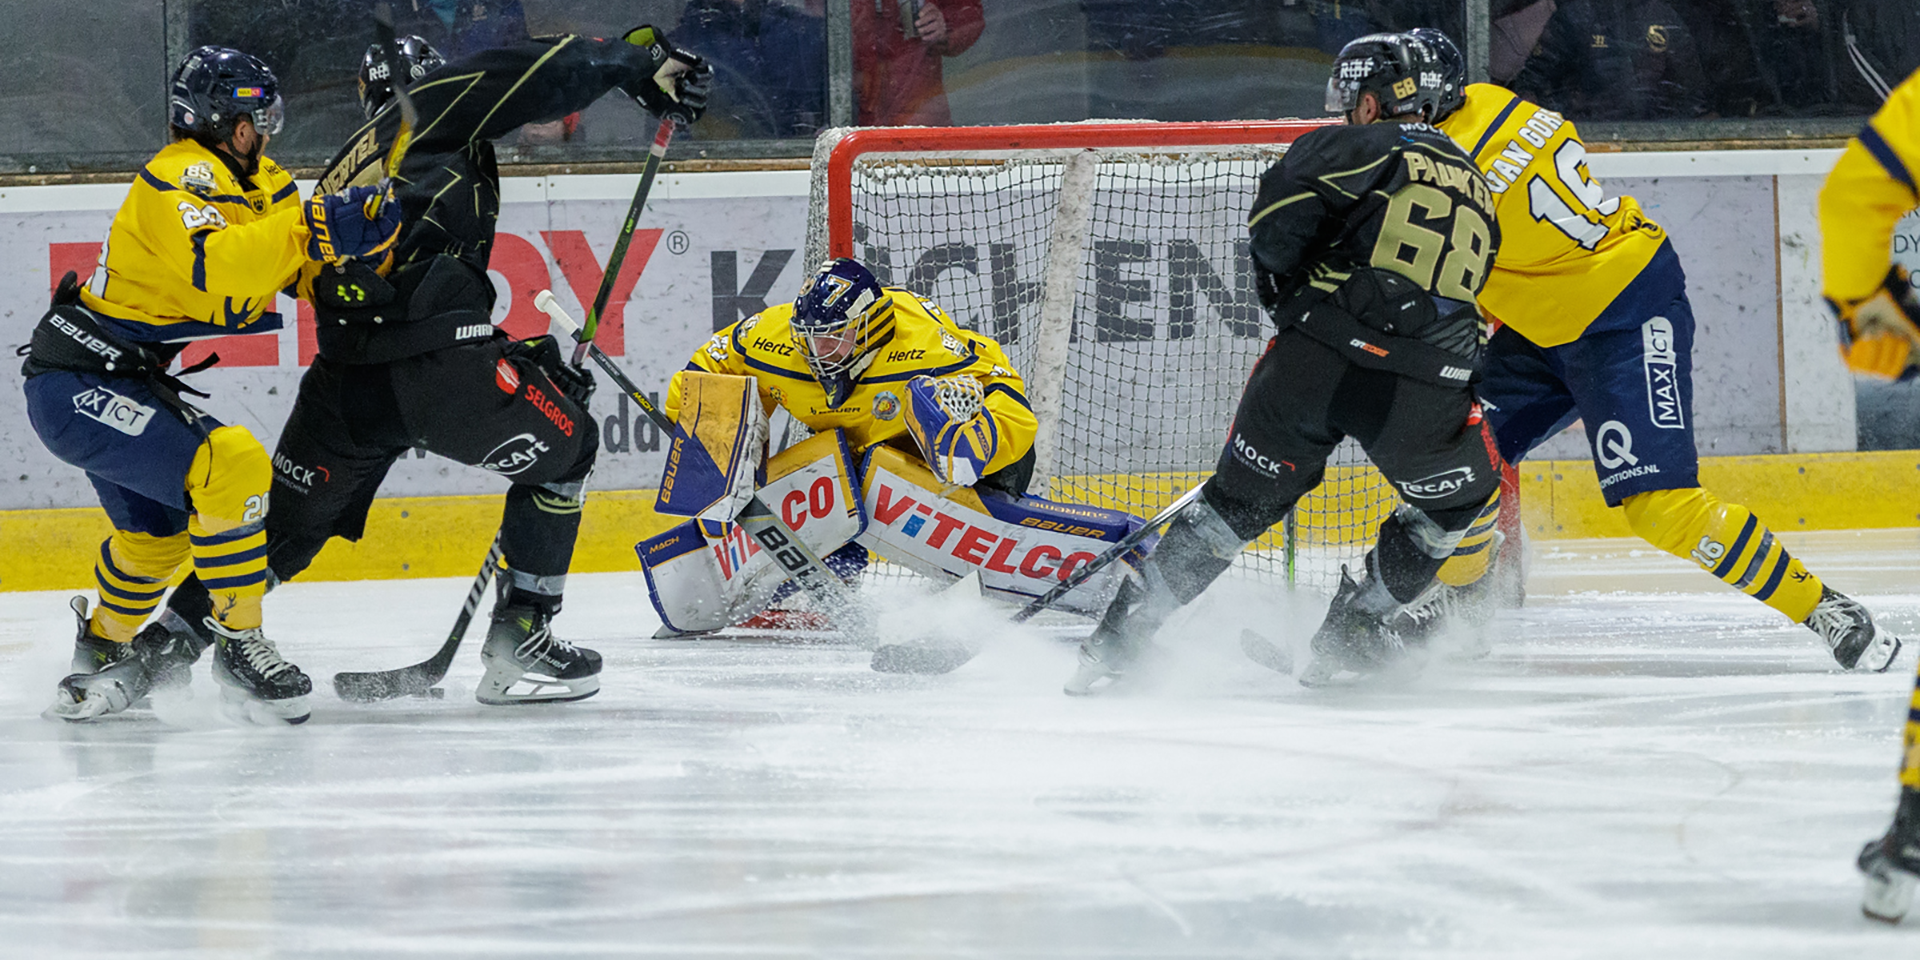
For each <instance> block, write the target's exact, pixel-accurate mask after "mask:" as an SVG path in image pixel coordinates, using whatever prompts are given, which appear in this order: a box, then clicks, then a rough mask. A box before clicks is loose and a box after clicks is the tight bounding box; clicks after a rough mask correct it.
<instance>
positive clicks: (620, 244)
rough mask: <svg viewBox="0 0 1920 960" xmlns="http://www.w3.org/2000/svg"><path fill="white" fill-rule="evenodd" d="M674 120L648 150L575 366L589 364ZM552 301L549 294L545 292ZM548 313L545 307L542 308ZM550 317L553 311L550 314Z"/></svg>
mask: <svg viewBox="0 0 1920 960" xmlns="http://www.w3.org/2000/svg"><path fill="white" fill-rule="evenodd" d="M673 126H674V121H673V118H672V117H661V118H660V126H659V127H657V128H656V129H655V130H654V131H653V146H651V147H649V148H648V149H647V165H646V166H645V167H643V168H642V169H641V171H640V186H639V187H638V188H637V189H635V190H634V191H633V202H632V203H630V204H628V205H627V219H626V222H624V223H622V224H620V236H618V237H616V238H614V241H613V252H612V253H610V254H608V255H607V269H606V272H604V273H602V274H600V289H599V290H596V291H594V294H593V305H592V306H590V307H588V308H587V322H586V325H584V326H582V327H580V328H579V329H577V330H575V331H574V334H573V336H574V339H576V340H578V341H580V344H579V346H576V347H574V348H573V365H574V366H576V367H577V366H579V365H580V364H582V363H584V362H586V359H587V345H588V344H589V343H592V342H593V335H594V334H595V333H596V332H598V331H599V329H600V312H601V311H603V310H605V309H607V300H609V299H610V298H611V297H612V296H613V284H614V279H615V278H617V277H618V276H619V275H620V265H621V264H622V263H625V262H626V259H627V244H628V243H630V242H632V240H633V227H634V224H636V223H639V222H640V209H641V208H642V207H645V206H646V205H647V194H649V193H651V192H653V177H654V175H655V174H657V173H659V172H660V158H662V157H664V156H666V155H667V145H668V144H670V143H672V142H673ZM543 292H546V293H547V294H548V298H549V299H551V297H552V294H551V292H549V291H543ZM541 309H542V310H545V309H546V308H545V307H542V308H541ZM548 313H549V314H550V315H551V314H552V311H548Z"/></svg>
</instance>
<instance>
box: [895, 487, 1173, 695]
mask: <svg viewBox="0 0 1920 960" xmlns="http://www.w3.org/2000/svg"><path fill="white" fill-rule="evenodd" d="M1205 486H1206V484H1204V483H1203V484H1200V485H1199V486H1196V487H1194V488H1193V489H1191V490H1188V491H1187V492H1186V493H1183V494H1181V495H1180V499H1178V500H1175V501H1173V502H1172V503H1170V504H1168V505H1167V508H1166V509H1165V510H1162V511H1160V512H1159V513H1157V514H1155V515H1154V517H1153V519H1151V520H1148V521H1147V522H1146V523H1144V524H1141V525H1140V529H1138V530H1135V531H1133V532H1132V533H1129V534H1127V535H1126V536H1124V537H1121V538H1120V541H1119V542H1118V543H1115V544H1114V545H1113V546H1111V547H1108V548H1107V550H1106V552H1105V553H1102V554H1100V555H1099V556H1097V557H1095V558H1093V559H1092V560H1089V561H1087V563H1086V564H1085V565H1083V566H1081V567H1079V568H1078V569H1076V570H1074V571H1073V575H1072V576H1069V577H1067V578H1066V579H1065V580H1062V581H1060V583H1059V584H1057V585H1056V586H1054V588H1053V589H1051V590H1048V591H1047V592H1046V593H1043V594H1041V595H1040V596H1038V597H1035V598H1034V599H1033V601H1032V602H1031V603H1028V604H1027V605H1026V606H1024V607H1021V608H1020V610H1019V611H1018V612H1017V613H1015V614H1014V615H1013V616H1012V617H1009V618H1008V619H1007V622H1008V623H1026V622H1027V621H1028V620H1031V619H1033V617H1034V615H1035V614H1037V613H1039V612H1040V611H1042V610H1045V609H1047V608H1048V607H1051V606H1053V604H1054V603H1055V602H1056V601H1058V600H1059V599H1060V598H1061V597H1064V596H1066V595H1067V594H1068V593H1070V592H1072V591H1073V589H1074V588H1075V587H1078V586H1079V585H1081V584H1083V583H1086V582H1087V581H1088V580H1089V579H1092V577H1093V575H1094V574H1096V573H1099V572H1100V571H1102V570H1105V569H1106V568H1107V567H1109V566H1112V565H1113V562H1114V561H1116V560H1119V559H1120V558H1121V557H1124V556H1126V555H1127V554H1128V553H1129V552H1131V551H1132V550H1133V548H1135V547H1137V546H1139V545H1140V544H1141V543H1144V542H1145V541H1146V539H1147V538H1148V537H1150V536H1153V534H1154V532H1155V531H1157V530H1159V529H1160V528H1161V527H1162V526H1164V525H1166V524H1167V523H1168V522H1169V521H1171V520H1172V519H1173V518H1174V515H1175V514H1177V513H1179V512H1180V511H1181V510H1183V509H1185V508H1186V506H1187V504H1189V503H1192V502H1193V501H1194V500H1195V499H1196V498H1198V497H1199V496H1200V491H1201V489H1202V488H1203V487H1205ZM977 653H979V650H978V649H977V648H974V647H970V646H968V645H967V644H964V643H960V642H958V641H940V640H925V639H922V640H913V641H908V642H906V643H887V644H881V645H880V646H879V647H878V648H877V649H875V650H874V651H873V669H875V670H877V671H879V672H881V673H949V672H952V671H954V670H957V669H959V668H960V667H962V666H964V665H965V664H966V663H967V661H969V660H972V659H973V658H974V655H975V654H977Z"/></svg>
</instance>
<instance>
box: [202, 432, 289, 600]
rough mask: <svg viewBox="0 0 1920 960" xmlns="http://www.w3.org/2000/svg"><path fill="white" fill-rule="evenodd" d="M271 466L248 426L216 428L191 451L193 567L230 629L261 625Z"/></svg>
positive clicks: (264, 586) (265, 572) (264, 589)
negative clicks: (196, 449)
mask: <svg viewBox="0 0 1920 960" xmlns="http://www.w3.org/2000/svg"><path fill="white" fill-rule="evenodd" d="M272 485H273V464H272V462H271V461H270V460H268V458H267V451H266V449H265V448H263V447H261V446H260V442H259V441H258V440H255V439H254V438H253V434H251V433H248V432H247V428H245V427H237V426H225V427H217V428H215V429H214V430H213V432H211V433H209V434H208V435H207V439H206V441H205V442H204V443H202V444H201V445H200V449H199V450H198V451H196V452H195V453H194V455H193V466H192V467H191V468H190V469H189V470H188V471H187V496H188V498H189V499H190V500H191V502H192V504H193V516H192V518H191V519H190V520H188V522H187V532H188V534H190V535H191V539H192V544H193V569H194V572H195V573H197V574H199V576H200V582H201V583H202V584H204V585H205V586H206V588H207V592H208V593H209V594H210V595H211V598H212V602H213V615H214V617H215V618H217V619H218V620H219V621H220V623H221V624H223V625H224V626H226V627H227V628H228V629H231V630H251V629H254V628H256V627H258V626H260V598H261V597H262V596H264V595H265V594H266V592H267V529H266V516H267V492H268V490H269V489H270V488H271V487H272Z"/></svg>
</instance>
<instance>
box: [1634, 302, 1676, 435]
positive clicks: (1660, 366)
mask: <svg viewBox="0 0 1920 960" xmlns="http://www.w3.org/2000/svg"><path fill="white" fill-rule="evenodd" d="M1640 348H1641V353H1640V356H1641V360H1642V362H1643V363H1645V365H1646V368H1647V417H1648V418H1649V419H1651V420H1652V421H1653V425H1654V426H1656V427H1659V428H1661V429H1662V430H1684V429H1686V427H1687V417H1686V412H1685V410H1684V408H1683V406H1682V404H1681V402H1680V353H1679V350H1678V349H1677V347H1676V346H1675V344H1674V339H1673V322H1672V321H1670V320H1668V319H1667V318H1666V317H1654V318H1653V319H1651V320H1648V321H1647V322H1646V323H1643V324H1641V325H1640Z"/></svg>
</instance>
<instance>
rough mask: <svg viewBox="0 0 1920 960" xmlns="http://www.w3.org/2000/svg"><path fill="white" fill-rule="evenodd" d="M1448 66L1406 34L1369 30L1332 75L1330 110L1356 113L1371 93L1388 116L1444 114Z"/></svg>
mask: <svg viewBox="0 0 1920 960" xmlns="http://www.w3.org/2000/svg"><path fill="white" fill-rule="evenodd" d="M1443 72H1444V69H1443V67H1442V65H1441V63H1440V57H1439V55H1438V54H1437V53H1435V52H1434V51H1433V50H1432V49H1431V48H1430V47H1429V46H1428V45H1427V44H1426V42H1425V41H1423V40H1420V39H1418V38H1415V37H1412V36H1410V35H1408V34H1404V33H1370V34H1367V35H1366V36H1364V37H1360V38H1358V39H1356V40H1352V41H1349V42H1348V43H1347V45H1346V46H1344V47H1341V48H1340V54H1339V55H1338V56H1336V57H1334V60H1333V72H1332V74H1331V75H1330V76H1328V77H1327V102H1326V108H1327V112H1328V113H1351V112H1353V109H1354V108H1355V107H1357V106H1359V105H1360V96H1361V95H1362V94H1365V93H1371V94H1373V95H1374V97H1375V98H1377V99H1378V100H1379V101H1380V110H1381V112H1382V113H1383V114H1384V115H1386V116H1389V117H1400V116H1418V117H1420V118H1421V119H1423V120H1427V121H1433V120H1437V119H1439V118H1440V116H1441V109H1440V105H1441V87H1442V85H1443V83H1444V80H1443V77H1442V74H1443Z"/></svg>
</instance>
